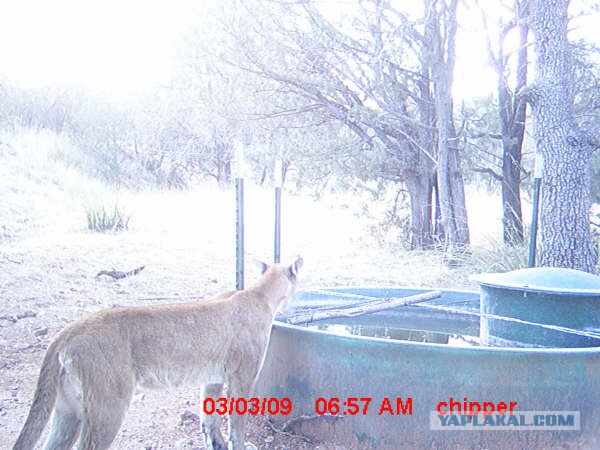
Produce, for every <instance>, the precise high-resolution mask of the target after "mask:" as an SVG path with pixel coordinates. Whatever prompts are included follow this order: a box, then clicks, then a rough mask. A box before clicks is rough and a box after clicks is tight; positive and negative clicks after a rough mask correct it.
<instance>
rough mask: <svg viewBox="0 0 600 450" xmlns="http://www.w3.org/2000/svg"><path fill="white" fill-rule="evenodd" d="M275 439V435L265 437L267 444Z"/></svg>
mask: <svg viewBox="0 0 600 450" xmlns="http://www.w3.org/2000/svg"><path fill="white" fill-rule="evenodd" d="M274 440H275V438H274V437H273V436H267V437H266V438H265V444H270V443H271V442H273V441H274Z"/></svg>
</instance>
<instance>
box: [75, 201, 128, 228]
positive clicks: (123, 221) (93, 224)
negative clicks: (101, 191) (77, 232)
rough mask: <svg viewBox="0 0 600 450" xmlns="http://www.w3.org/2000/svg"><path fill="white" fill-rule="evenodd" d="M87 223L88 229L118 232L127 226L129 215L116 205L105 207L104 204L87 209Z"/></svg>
mask: <svg viewBox="0 0 600 450" xmlns="http://www.w3.org/2000/svg"><path fill="white" fill-rule="evenodd" d="M86 215H87V225H88V229H89V230H90V231H96V232H100V233H106V232H118V231H123V230H126V229H127V227H128V226H129V219H130V216H129V215H127V214H125V213H124V212H123V210H122V209H120V208H119V206H118V205H115V206H114V207H113V208H112V209H107V208H105V207H104V205H102V206H100V207H97V208H93V209H88V210H87V214H86Z"/></svg>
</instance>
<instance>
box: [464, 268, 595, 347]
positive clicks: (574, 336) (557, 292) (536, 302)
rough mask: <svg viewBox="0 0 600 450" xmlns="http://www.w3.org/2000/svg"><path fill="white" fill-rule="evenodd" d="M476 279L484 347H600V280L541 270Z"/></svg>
mask: <svg viewBox="0 0 600 450" xmlns="http://www.w3.org/2000/svg"><path fill="white" fill-rule="evenodd" d="M472 279H473V280H474V281H476V282H478V283H479V285H480V311H481V328H480V337H481V343H482V345H488V346H502V347H507V346H508V347H558V348H561V347H600V277H598V276H596V275H592V274H589V273H586V272H581V271H579V270H573V269H562V268H551V267H536V268H530V269H521V270H515V271H512V272H506V273H486V274H480V275H475V276H473V277H472ZM501 317H502V318H504V319H502V318H501Z"/></svg>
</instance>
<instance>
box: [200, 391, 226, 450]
mask: <svg viewBox="0 0 600 450" xmlns="http://www.w3.org/2000/svg"><path fill="white" fill-rule="evenodd" d="M222 396H223V385H222V384H207V385H206V386H204V393H203V396H202V401H204V399H205V398H208V397H211V398H213V399H214V400H215V401H216V400H217V399H218V398H219V397H222ZM203 410H204V408H203ZM222 423H223V420H222V418H221V416H220V415H219V414H217V413H216V412H215V413H213V414H206V413H205V412H204V411H203V412H202V434H203V435H204V441H205V443H206V448H207V449H208V450H227V443H226V442H225V439H224V438H223V435H222V434H221V424H222Z"/></svg>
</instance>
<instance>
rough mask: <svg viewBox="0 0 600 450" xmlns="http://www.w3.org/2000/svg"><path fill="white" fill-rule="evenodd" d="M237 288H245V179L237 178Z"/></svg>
mask: <svg viewBox="0 0 600 450" xmlns="http://www.w3.org/2000/svg"><path fill="white" fill-rule="evenodd" d="M235 213H236V214H235V215H236V219H235V288H236V289H237V290H238V291H240V290H242V289H244V179H243V178H236V179H235Z"/></svg>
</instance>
